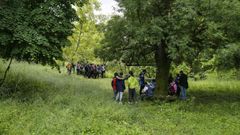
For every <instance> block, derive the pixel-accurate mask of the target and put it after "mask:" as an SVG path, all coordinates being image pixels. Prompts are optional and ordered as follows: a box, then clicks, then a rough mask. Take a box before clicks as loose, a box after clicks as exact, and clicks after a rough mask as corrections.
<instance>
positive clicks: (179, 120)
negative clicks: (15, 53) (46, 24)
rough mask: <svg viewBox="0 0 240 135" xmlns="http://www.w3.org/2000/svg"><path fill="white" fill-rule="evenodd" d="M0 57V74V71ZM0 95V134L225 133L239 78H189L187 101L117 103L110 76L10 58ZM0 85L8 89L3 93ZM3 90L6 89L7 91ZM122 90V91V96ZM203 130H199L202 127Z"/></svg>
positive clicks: (235, 121)
mask: <svg viewBox="0 0 240 135" xmlns="http://www.w3.org/2000/svg"><path fill="white" fill-rule="evenodd" d="M4 66H6V65H4V64H2V62H0V74H1V73H2V72H3V71H4V69H5V68H4ZM12 69H14V70H11V71H10V74H9V76H10V77H8V78H7V81H6V84H5V85H4V87H1V88H0V89H1V90H0V91H1V97H0V108H1V109H0V123H1V124H0V134H18V135H26V134H38V135H41V134H51V135H55V134H56V135H59V134H63V135H66V134H68V135H71V134H91V135H92V134H106V135H110V134H123V135H125V134H129V135H135V134H143V135H148V134H149V135H151V134H185V135H188V134H189V135H190V134H199V135H206V134H213V135H215V134H228V135H235V134H238V133H239V132H240V130H239V128H238V127H239V124H240V123H239V118H240V114H239V109H240V104H239V96H240V95H239V94H240V93H239V88H240V83H239V81H219V80H215V81H214V80H207V81H198V82H190V89H189V90H188V94H189V100H188V101H185V102H182V101H176V102H171V103H169V102H159V101H155V102H148V101H145V102H140V101H139V102H138V103H137V104H134V105H128V104H124V105H119V104H117V103H115V102H114V101H113V100H112V96H113V93H112V90H111V86H110V82H111V80H110V79H101V80H93V79H89V80H88V79H84V78H80V77H77V76H68V75H66V74H62V75H61V74H58V73H57V72H56V71H55V70H51V68H50V67H41V66H39V65H35V64H26V63H16V62H14V64H13V66H12ZM4 89H9V90H12V93H8V94H9V95H5V96H4V95H3V94H6V93H3V91H4ZM7 92H9V91H7ZM126 100H127V93H124V101H126ZM203 129H204V130H203Z"/></svg>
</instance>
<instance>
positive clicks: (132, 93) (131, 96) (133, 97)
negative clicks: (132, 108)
mask: <svg viewBox="0 0 240 135" xmlns="http://www.w3.org/2000/svg"><path fill="white" fill-rule="evenodd" d="M128 94H129V95H128V96H129V97H128V101H129V102H134V101H136V90H135V89H128Z"/></svg>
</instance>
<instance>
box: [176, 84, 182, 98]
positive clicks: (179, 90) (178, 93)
mask: <svg viewBox="0 0 240 135" xmlns="http://www.w3.org/2000/svg"><path fill="white" fill-rule="evenodd" d="M180 93H181V88H180V87H179V86H177V96H178V97H179V96H180Z"/></svg>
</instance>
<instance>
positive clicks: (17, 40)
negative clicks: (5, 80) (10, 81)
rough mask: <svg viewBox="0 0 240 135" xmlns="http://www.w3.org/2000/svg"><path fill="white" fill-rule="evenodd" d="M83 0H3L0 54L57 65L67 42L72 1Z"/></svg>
mask: <svg viewBox="0 0 240 135" xmlns="http://www.w3.org/2000/svg"><path fill="white" fill-rule="evenodd" d="M85 2H86V1H83V0H78V1H77V0H21V1H19V0H3V1H1V5H0V24H1V25H0V48H1V49H0V57H2V58H4V59H9V58H15V59H16V60H24V61H28V62H35V63H41V64H49V65H51V66H55V67H57V63H56V60H61V59H63V55H62V54H63V53H62V48H63V47H65V46H67V45H69V44H70V42H69V40H68V39H67V37H68V36H70V35H71V34H72V29H73V27H74V25H73V24H72V22H73V21H76V20H78V17H77V15H76V11H75V10H74V8H73V5H78V6H82V5H83V4H84V3H85Z"/></svg>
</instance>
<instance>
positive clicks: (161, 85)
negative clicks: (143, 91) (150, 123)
mask: <svg viewBox="0 0 240 135" xmlns="http://www.w3.org/2000/svg"><path fill="white" fill-rule="evenodd" d="M155 61H156V70H157V71H156V83H157V86H156V90H155V97H157V98H161V97H163V96H165V95H167V93H168V77H169V71H170V60H169V58H168V56H167V53H166V52H165V49H164V47H163V45H159V46H158V47H157V48H156V51H155Z"/></svg>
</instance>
